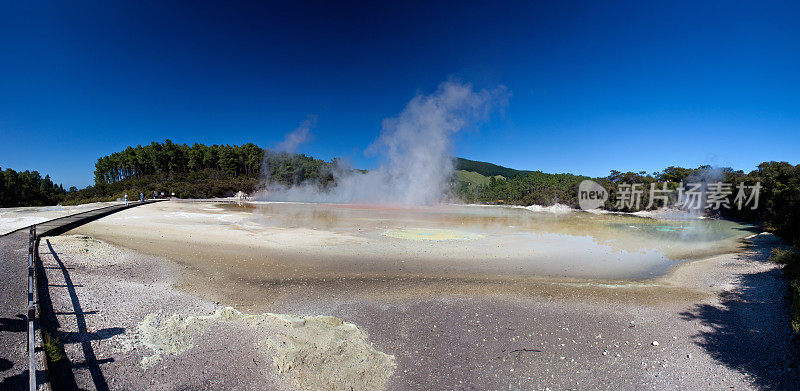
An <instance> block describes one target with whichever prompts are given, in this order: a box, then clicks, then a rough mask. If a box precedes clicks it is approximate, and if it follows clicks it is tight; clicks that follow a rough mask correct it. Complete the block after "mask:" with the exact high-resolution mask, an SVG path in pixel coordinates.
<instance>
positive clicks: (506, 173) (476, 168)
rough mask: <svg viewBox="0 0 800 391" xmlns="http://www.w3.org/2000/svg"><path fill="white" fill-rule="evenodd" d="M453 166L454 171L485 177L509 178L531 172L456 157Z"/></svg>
mask: <svg viewBox="0 0 800 391" xmlns="http://www.w3.org/2000/svg"><path fill="white" fill-rule="evenodd" d="M454 166H455V169H456V170H462V171H471V172H476V173H478V174H481V175H483V176H486V177H493V176H498V175H500V176H503V177H506V178H511V177H513V176H515V175H518V174H521V175H524V174H528V173H531V172H532V171H522V170H515V169H513V168H508V167H503V166H498V165H497V164H492V163H487V162H479V161H477V160H469V159H463V158H460V157H457V158H455V159H454Z"/></svg>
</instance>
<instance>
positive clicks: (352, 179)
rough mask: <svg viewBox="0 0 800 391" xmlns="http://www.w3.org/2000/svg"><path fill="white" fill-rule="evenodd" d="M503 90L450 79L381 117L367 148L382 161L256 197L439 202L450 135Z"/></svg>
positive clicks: (485, 110) (495, 103) (499, 99)
mask: <svg viewBox="0 0 800 391" xmlns="http://www.w3.org/2000/svg"><path fill="white" fill-rule="evenodd" d="M507 99H508V93H507V92H506V89H505V88H504V87H502V86H499V87H497V88H495V89H493V90H491V91H489V90H480V91H474V90H473V89H472V85H471V84H469V83H461V82H458V81H454V80H450V81H446V82H444V83H442V84H440V85H439V87H438V89H437V90H436V91H435V92H434V93H432V94H429V95H423V94H418V95H417V96H415V97H414V98H413V99H411V101H410V102H409V103H408V104H407V105H406V107H405V108H404V109H403V111H402V112H401V113H400V114H398V115H397V116H396V117H393V118H388V119H385V120H384V121H383V124H382V127H383V130H382V132H381V135H380V137H379V138H378V139H377V140H376V141H375V142H374V143H372V145H370V146H369V148H368V149H367V151H368V152H370V153H377V154H378V155H379V156H381V158H382V161H381V165H380V167H379V168H378V169H376V170H372V171H369V172H367V173H361V172H359V171H354V170H350V169H348V168H347V167H341V166H337V167H335V168H334V172H333V176H334V178H335V179H336V183H337V185H336V187H334V188H332V189H329V190H328V191H325V192H321V191H319V186H317V185H316V184H304V185H301V186H294V187H291V188H286V187H281V186H278V185H276V184H274V183H273V184H270V185H268V187H267V191H266V192H265V193H264V194H263V195H262V196H261V197H259V198H261V199H269V200H281V201H305V202H351V203H381V204H401V205H427V204H433V203H437V202H441V201H442V198H443V195H444V193H445V190H446V188H447V182H448V179H449V178H450V176H451V175H452V172H453V163H452V155H451V149H452V136H453V134H454V133H456V132H458V131H460V130H462V129H464V128H466V127H469V126H471V125H474V124H476V123H479V122H481V121H485V120H486V119H487V118H488V116H489V114H491V112H492V111H493V110H495V109H496V108H498V107H500V106H502V105H505V103H506V101H507Z"/></svg>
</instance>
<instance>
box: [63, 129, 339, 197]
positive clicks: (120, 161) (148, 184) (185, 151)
mask: <svg viewBox="0 0 800 391" xmlns="http://www.w3.org/2000/svg"><path fill="white" fill-rule="evenodd" d="M335 164H336V162H335V161H333V162H326V161H323V160H319V159H314V158H313V157H310V156H306V155H303V154H289V153H286V152H275V151H272V150H269V149H266V150H265V149H263V148H261V147H259V146H257V145H255V144H252V143H248V144H244V145H241V146H236V145H211V146H206V145H203V144H198V143H195V144H193V145H191V146H188V145H186V144H175V143H173V142H172V141H170V140H166V141H165V142H164V143H163V144H162V143H157V142H153V143H151V144H150V145H145V146H141V145H139V146H137V147H135V148H132V147H128V148H126V149H125V150H124V151H121V152H115V153H112V154H111V155H109V156H103V157H101V158H99V159H97V163H96V164H95V172H94V176H95V184H94V186H91V187H88V188H86V189H82V190H79V191H75V192H72V191H70V192H69V193H67V195H66V197H65V198H64V202H65V203H67V204H73V203H84V202H97V201H109V200H113V199H117V198H121V197H122V196H123V195H124V194H125V193H128V196H129V199H132V200H136V199H137V198H138V194H139V193H143V194H145V195H146V196H150V195H152V194H153V192H154V191H155V192H157V193H159V194H160V193H161V192H164V193H165V194H169V195H171V194H172V193H175V196H177V197H179V198H211V197H222V196H230V195H233V194H235V193H237V192H238V191H240V190H241V191H244V192H252V191H254V190H256V189H257V188H258V187H259V186H260V185H262V184H263V183H262V181H263V177H262V172H263V173H264V175H263V176H265V177H268V178H269V179H268V180H269V181H271V182H278V183H281V184H283V185H286V186H292V185H296V184H299V183H302V182H305V181H315V182H316V183H319V184H321V186H323V187H325V186H328V185H329V184H330V183H332V181H333V174H332V172H333V166H334V165H335Z"/></svg>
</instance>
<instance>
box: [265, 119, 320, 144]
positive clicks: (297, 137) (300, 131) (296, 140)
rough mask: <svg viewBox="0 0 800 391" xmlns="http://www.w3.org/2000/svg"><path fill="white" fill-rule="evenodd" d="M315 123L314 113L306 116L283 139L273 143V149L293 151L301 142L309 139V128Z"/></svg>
mask: <svg viewBox="0 0 800 391" xmlns="http://www.w3.org/2000/svg"><path fill="white" fill-rule="evenodd" d="M316 124H317V116H316V115H309V116H307V117H306V119H305V120H304V121H303V122H301V123H300V126H298V127H297V129H295V130H294V131H292V132H291V133H289V134H287V135H286V138H284V139H283V141H281V142H279V143H278V144H276V145H275V149H276V150H278V151H286V152H289V153H295V151H297V147H299V146H300V144H303V143H305V142H306V141H309V140H310V139H311V128H313V127H314V126H316Z"/></svg>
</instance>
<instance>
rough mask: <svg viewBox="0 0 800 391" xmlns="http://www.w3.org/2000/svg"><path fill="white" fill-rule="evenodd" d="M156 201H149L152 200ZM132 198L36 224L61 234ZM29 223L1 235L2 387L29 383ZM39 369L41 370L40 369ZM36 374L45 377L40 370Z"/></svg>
mask: <svg viewBox="0 0 800 391" xmlns="http://www.w3.org/2000/svg"><path fill="white" fill-rule="evenodd" d="M151 202H156V201H147V202H145V203H151ZM138 205H143V204H142V203H138V202H131V203H130V204H128V205H114V206H108V207H104V208H98V209H94V210H91V211H88V212H83V213H77V214H74V215H71V216H66V217H61V218H57V219H53V220H50V221H47V222H44V223H41V224H37V225H36V233H37V235H38V236H39V237H42V236H53V235H59V234H61V233H63V232H66V231H69V230H70V229H73V228H75V227H78V226H80V225H83V224H86V223H88V222H90V221H93V220H96V219H99V218H101V217H104V216H107V215H110V214H112V213H115V212H119V211H121V210H124V209H128V208H132V207H135V206H138ZM28 230H29V227H25V228H21V229H18V230H16V231H14V232H11V233H8V234H6V235H2V236H0V270H1V271H0V389H4V390H5V389H23V388H26V387H27V384H28V371H27V368H28V353H27V342H26V341H27V317H26V316H25V313H26V311H27V307H28V278H27V277H28V260H27V257H28V254H27V252H28ZM37 372H39V371H38V370H37ZM37 378H40V379H43V376H41V375H40V374H39V375H37Z"/></svg>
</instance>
